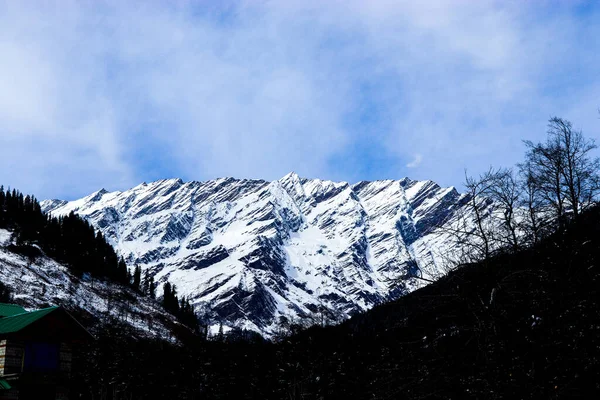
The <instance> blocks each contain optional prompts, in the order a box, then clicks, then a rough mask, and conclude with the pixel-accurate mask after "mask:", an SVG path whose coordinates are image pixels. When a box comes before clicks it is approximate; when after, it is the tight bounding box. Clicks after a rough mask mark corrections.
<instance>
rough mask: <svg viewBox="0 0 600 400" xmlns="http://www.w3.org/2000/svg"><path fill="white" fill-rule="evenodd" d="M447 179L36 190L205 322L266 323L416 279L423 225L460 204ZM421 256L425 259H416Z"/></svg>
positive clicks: (366, 301) (370, 301)
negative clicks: (78, 195) (51, 194)
mask: <svg viewBox="0 0 600 400" xmlns="http://www.w3.org/2000/svg"><path fill="white" fill-rule="evenodd" d="M463 200H464V196H462V195H460V194H459V193H458V192H457V191H456V190H455V189H454V188H452V187H450V188H441V187H440V186H438V185H437V184H435V183H434V182H431V181H413V180H410V179H408V178H404V179H401V180H386V181H374V182H360V183H357V184H354V185H351V184H348V183H346V182H331V181H323V180H319V179H303V178H300V177H299V176H298V175H296V174H295V173H291V174H288V175H286V176H285V177H283V178H281V179H280V180H277V181H273V182H266V181H263V180H237V179H232V178H224V179H217V180H212V181H207V182H183V181H181V180H179V179H171V180H161V181H157V182H152V183H143V184H141V185H139V186H136V187H134V188H132V189H130V190H127V191H124V192H107V191H106V190H100V191H98V192H96V193H93V194H91V195H89V196H87V197H85V198H82V199H80V200H76V201H71V202H66V201H60V200H46V201H44V202H42V208H43V209H44V211H46V212H51V213H52V214H53V215H64V214H68V213H70V212H72V211H73V212H75V213H77V214H79V215H81V216H83V217H85V218H87V219H88V220H89V221H90V222H91V223H92V224H93V225H94V226H95V227H96V228H98V229H100V230H101V231H102V232H103V233H104V235H105V236H106V238H107V239H108V241H109V242H110V243H111V244H113V245H114V247H115V248H116V249H117V251H118V252H119V254H120V255H122V256H123V257H124V258H125V260H126V261H127V263H128V264H129V265H130V266H132V265H134V264H138V265H140V266H141V267H142V268H143V269H144V270H149V271H150V272H151V273H152V274H154V275H155V278H156V280H157V281H158V282H161V283H162V282H165V281H166V280H168V281H170V282H171V283H173V284H175V285H176V287H177V290H178V293H179V294H180V295H183V296H185V297H187V298H189V299H190V300H191V301H192V303H193V304H195V305H197V306H199V307H200V308H203V309H205V310H209V311H210V312H211V313H212V315H213V317H214V321H215V323H218V322H219V321H222V322H223V323H224V324H225V325H228V326H238V327H242V328H248V329H253V330H256V331H259V332H262V333H265V334H270V333H273V331H274V329H275V328H276V326H277V323H278V322H279V321H280V317H282V316H283V317H286V318H288V319H297V318H305V317H307V316H309V315H314V314H315V313H318V312H319V310H322V308H323V307H325V308H327V309H328V310H331V311H333V312H335V313H336V314H337V315H339V316H340V317H342V318H343V317H346V316H348V315H350V314H352V313H354V312H357V311H362V310H366V309H369V308H371V307H372V306H374V305H376V304H378V303H380V302H382V301H385V300H388V299H392V298H396V297H398V296H400V295H402V294H404V293H406V292H407V291H410V290H413V289H414V288H416V287H417V286H418V285H420V284H421V283H420V282H419V281H416V280H414V279H406V280H404V281H400V282H399V281H398V279H397V278H398V277H399V276H403V275H407V274H406V272H407V271H408V272H410V273H409V274H408V275H414V274H415V273H417V269H421V270H422V271H421V273H423V274H425V275H426V274H430V273H433V272H435V270H436V268H437V267H441V264H442V263H443V258H442V255H443V253H444V247H443V246H444V243H445V238H444V236H443V235H439V234H433V233H432V231H433V230H434V228H435V227H436V226H438V225H439V224H440V223H442V222H443V221H445V220H447V219H448V218H450V217H451V216H452V215H453V214H454V213H455V212H457V210H458V209H460V208H461V207H462V204H463V203H464V202H463ZM425 267H426V268H425Z"/></svg>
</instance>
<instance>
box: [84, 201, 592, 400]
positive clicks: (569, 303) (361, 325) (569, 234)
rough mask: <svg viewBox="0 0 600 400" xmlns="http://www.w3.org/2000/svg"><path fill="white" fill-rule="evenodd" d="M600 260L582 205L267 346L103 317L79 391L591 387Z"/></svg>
mask: <svg viewBox="0 0 600 400" xmlns="http://www.w3.org/2000/svg"><path fill="white" fill-rule="evenodd" d="M599 260H600V208H593V209H591V210H589V211H586V212H585V213H583V215H582V216H580V217H579V218H577V219H575V220H574V222H572V223H570V224H569V225H568V226H567V227H566V229H564V230H563V231H561V232H558V233H556V234H554V235H551V236H550V237H548V238H546V239H544V240H543V241H541V242H540V243H539V244H537V245H535V246H534V247H532V248H530V249H528V250H523V251H520V252H518V253H516V254H500V255H497V256H495V257H492V258H490V259H488V260H486V261H483V262H481V263H476V264H470V265H466V266H464V267H462V268H459V269H457V270H456V271H454V272H452V273H450V274H449V275H448V276H447V277H445V278H442V279H441V280H439V281H438V282H436V283H433V284H431V285H429V286H428V287H425V288H423V289H421V290H418V291H416V292H413V293H412V294H409V295H407V296H406V297H403V298H401V299H399V300H398V301H395V302H392V303H389V304H385V305H382V306H380V307H377V308H375V309H373V310H371V311H369V312H367V313H364V314H362V315H358V316H356V317H354V318H352V319H350V320H349V321H347V322H345V323H343V324H342V325H339V326H336V327H329V328H320V327H314V328H311V329H309V330H306V331H304V332H302V333H300V334H297V335H294V336H291V337H288V338H286V339H283V340H281V341H279V342H278V343H275V344H273V343H267V342H264V341H262V340H260V339H256V338H248V337H242V336H230V337H228V338H224V339H223V340H221V341H217V342H202V341H197V339H191V340H190V341H189V342H188V343H186V344H185V346H183V347H181V346H174V345H168V344H165V343H162V342H147V341H139V340H137V339H132V338H131V337H130V336H129V335H128V334H127V332H126V330H123V329H120V328H119V327H114V329H113V330H112V331H110V332H109V331H106V332H105V335H102V336H101V337H100V338H99V340H98V341H97V342H95V343H92V344H90V346H89V347H88V348H87V350H86V351H85V352H84V354H83V355H82V357H80V359H78V360H77V362H78V365H79V367H78V368H77V369H76V370H77V371H79V373H78V375H77V376H76V377H75V381H76V382H78V383H79V386H78V389H77V390H78V391H79V392H80V393H81V394H82V396H83V397H88V398H90V397H91V396H92V394H94V395H95V396H97V395H98V394H99V393H100V392H102V391H103V392H104V393H107V391H109V392H110V393H112V395H111V396H113V397H112V398H114V399H117V398H128V399H142V398H164V399H170V398H182V399H229V398H232V399H244V398H247V399H250V398H273V399H284V398H285V399H340V398H344V399H398V398H408V399H423V398H444V399H446V398H485V399H495V398H498V399H500V398H543V399H551V398H593V397H594V394H596V395H597V394H599V393H600V386H599V385H600V380H599V379H598V376H599V373H600V369H599V366H600V313H599V312H598V309H599V308H598V288H599V285H600V281H599V277H600V271H599V267H600V266H599ZM109 389H110V390H109ZM126 396H127V397H126ZM590 396H591V397H590ZM106 398H111V397H110V396H108V397H106Z"/></svg>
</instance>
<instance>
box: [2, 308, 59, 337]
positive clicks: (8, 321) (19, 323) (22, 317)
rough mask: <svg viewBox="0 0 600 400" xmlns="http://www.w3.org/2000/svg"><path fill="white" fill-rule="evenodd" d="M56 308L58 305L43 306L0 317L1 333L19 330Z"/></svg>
mask: <svg viewBox="0 0 600 400" xmlns="http://www.w3.org/2000/svg"><path fill="white" fill-rule="evenodd" d="M55 310H58V307H49V308H43V309H41V310H37V311H31V312H24V313H21V314H17V315H13V316H10V317H4V318H0V334H6V333H13V332H18V331H20V330H21V329H23V328H25V327H26V326H28V325H30V324H32V323H34V322H35V321H37V320H39V319H41V318H43V317H45V316H46V315H48V314H50V313H51V312H52V311H55Z"/></svg>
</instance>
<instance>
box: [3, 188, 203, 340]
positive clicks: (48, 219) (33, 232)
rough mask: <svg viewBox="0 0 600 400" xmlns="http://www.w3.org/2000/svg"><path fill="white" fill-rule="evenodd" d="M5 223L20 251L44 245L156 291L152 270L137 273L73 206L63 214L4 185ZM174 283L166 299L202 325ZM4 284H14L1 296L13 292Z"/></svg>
mask: <svg viewBox="0 0 600 400" xmlns="http://www.w3.org/2000/svg"><path fill="white" fill-rule="evenodd" d="M0 229H9V230H10V231H12V232H13V234H14V235H15V242H16V245H15V246H13V248H12V250H14V251H15V252H19V253H21V254H23V255H27V256H31V257H35V256H36V255H37V254H39V253H38V252H36V250H37V248H38V247H39V249H41V250H42V251H43V252H44V253H45V254H46V255H48V256H49V257H51V258H52V259H54V260H56V261H58V262H60V263H62V264H65V265H66V266H68V267H69V269H70V270H71V271H72V272H73V273H75V274H76V275H78V276H82V275H83V274H84V273H87V274H90V275H91V276H93V277H98V278H106V279H108V280H110V281H112V282H116V283H119V284H123V285H127V286H129V287H131V288H132V289H134V290H135V291H137V292H138V293H140V294H142V295H145V296H149V297H150V298H155V296H156V283H155V282H154V277H153V276H151V275H150V274H149V273H148V271H146V273H145V274H144V276H143V277H142V271H141V268H140V267H139V266H136V267H135V269H134V272H133V275H131V273H130V272H129V270H128V268H127V265H126V264H125V261H124V260H123V259H122V258H119V257H118V256H117V253H116V252H115V250H114V249H113V247H112V246H111V245H110V244H109V243H108V242H107V241H106V239H105V238H104V236H103V235H102V233H101V232H100V231H96V230H95V229H94V227H92V226H91V225H90V224H89V222H87V221H86V220H85V219H83V218H81V217H79V216H78V215H76V214H75V213H73V212H71V213H70V214H69V215H67V216H61V217H52V216H49V215H46V214H45V213H43V212H42V210H41V207H40V204H39V202H38V201H37V199H36V198H35V197H33V196H29V195H23V194H22V193H21V192H19V191H17V190H15V189H13V190H4V187H3V186H0ZM36 246H37V247H36ZM168 289H169V290H168V291H165V298H164V300H163V305H164V307H165V309H166V310H167V311H169V312H170V313H172V314H173V315H175V316H176V317H177V318H178V319H179V320H180V321H181V322H182V323H184V324H185V325H187V326H188V327H190V328H192V329H194V330H198V320H197V317H196V315H195V313H194V309H193V307H192V306H191V304H190V303H189V301H188V300H186V299H184V298H182V299H181V300H179V299H178V297H177V295H176V291H175V287H174V286H173V288H172V289H171V286H170V285H169V286H168ZM4 290H8V289H5V288H3V287H0V297H6V296H8V295H6V296H3V293H4ZM7 293H8V292H7Z"/></svg>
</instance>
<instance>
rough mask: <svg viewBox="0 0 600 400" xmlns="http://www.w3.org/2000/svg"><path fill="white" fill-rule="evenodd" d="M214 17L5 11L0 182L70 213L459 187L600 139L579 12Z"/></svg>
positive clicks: (173, 9)
mask: <svg viewBox="0 0 600 400" xmlns="http://www.w3.org/2000/svg"><path fill="white" fill-rule="evenodd" d="M217 4H218V5H217ZM223 4H225V3H216V2H174V3H167V2H145V3H141V2H140V3H138V2H116V1H115V2H107V3H100V2H87V3H76V2H69V3H65V2H62V1H61V2H56V3H52V2H45V3H42V4H35V5H33V4H28V3H26V2H5V3H2V5H0V54H2V55H3V62H2V63H0V76H2V79H0V147H1V148H2V149H3V150H4V151H3V153H4V154H5V156H4V157H3V158H2V159H0V182H2V183H4V184H11V185H17V186H19V187H21V188H23V189H24V190H30V191H34V192H36V193H38V194H39V195H40V196H42V197H70V198H71V197H75V196H79V195H83V194H86V193H88V192H91V191H93V190H96V189H98V188H100V187H103V186H104V187H107V188H109V189H116V188H124V187H127V186H129V185H134V184H136V183H139V182H140V181H143V180H151V179H157V178H162V177H167V176H180V177H183V178H184V179H207V178H213V177H217V176H239V177H262V178H266V179H273V178H276V177H278V176H281V175H283V174H285V173H286V172H288V171H291V170H295V171H297V172H298V173H300V174H302V175H306V176H319V177H323V178H333V179H347V180H358V179H374V178H383V177H400V176H402V175H404V174H406V173H407V172H410V174H411V175H412V176H413V177H416V178H427V179H434V180H438V181H440V183H442V184H455V185H456V184H458V183H459V182H460V180H461V179H462V171H463V169H464V168H465V167H468V168H470V169H475V170H476V169H483V168H485V167H486V166H487V164H489V163H495V164H509V163H512V162H513V161H515V160H516V158H517V157H518V154H519V153H520V151H521V148H520V139H521V138H522V137H531V138H534V139H535V138H536V137H541V136H542V135H543V134H544V129H545V120H546V119H547V118H548V117H549V116H551V115H554V114H563V115H564V116H566V117H567V118H573V119H574V122H575V125H576V126H578V127H581V128H582V129H584V131H586V132H587V133H588V134H591V135H592V136H593V134H595V133H596V132H597V130H596V131H594V130H593V129H596V128H597V126H598V124H597V120H596V111H595V110H596V108H597V107H598V106H599V105H600V99H598V98H597V93H598V92H599V91H598V89H600V78H599V77H598V76H597V74H596V72H595V69H594V66H597V65H598V64H599V61H600V56H599V55H600V49H598V48H597V45H595V44H593V43H591V42H589V43H583V42H582V40H581V38H586V37H597V36H598V34H599V33H600V27H598V24H593V23H591V22H592V21H594V20H595V19H594V18H598V17H599V16H600V14H599V13H598V10H596V9H585V10H583V11H582V9H581V5H580V4H579V3H570V4H569V5H568V6H567V5H563V6H550V5H548V4H547V3H542V2H540V3H535V4H533V3H531V4H529V5H527V4H525V3H522V2H493V1H482V2H466V1H458V0H457V1H455V2H449V1H447V2H427V3H426V2H413V1H400V2H398V1H391V0H380V1H373V2H363V1H359V0H351V1H344V2H340V1H327V2H322V1H319V2H317V1H315V2H312V1H308V2H307V1H296V0H290V1H286V2H274V1H239V2H228V3H227V5H223ZM581 4H583V3H581ZM594 46H596V48H594ZM575 119H576V120H575ZM415 155H420V156H415ZM423 158H424V159H426V160H435V162H429V161H428V162H426V163H421V162H420V161H421V160H422V159H423ZM405 168H406V169H405Z"/></svg>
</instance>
